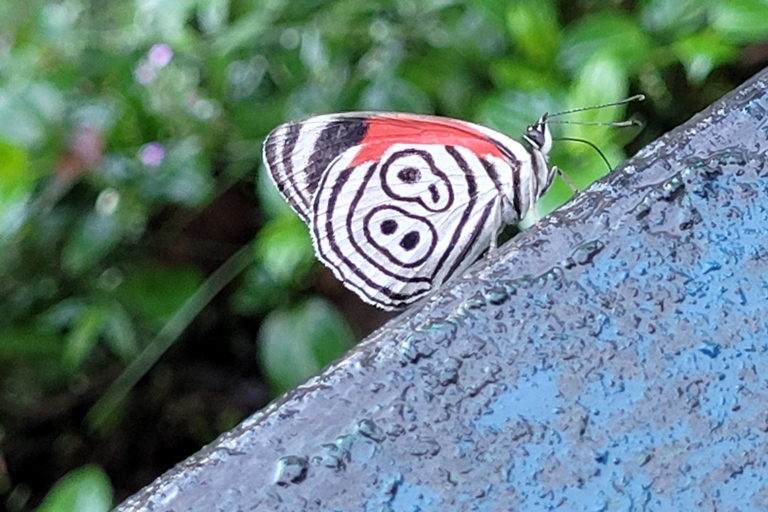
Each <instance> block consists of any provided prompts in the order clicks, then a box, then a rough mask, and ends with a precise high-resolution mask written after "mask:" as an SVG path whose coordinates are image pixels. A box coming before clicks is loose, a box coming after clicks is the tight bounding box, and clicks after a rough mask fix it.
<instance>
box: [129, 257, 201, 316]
mask: <svg viewBox="0 0 768 512" xmlns="http://www.w3.org/2000/svg"><path fill="white" fill-rule="evenodd" d="M202 282H203V279H202V276H201V275H200V272H198V271H197V270H195V269H192V268H189V267H182V266H177V267H168V268H166V267H160V266H156V265H152V264H148V265H143V266H139V267H136V268H134V269H132V270H131V271H130V272H128V273H126V276H125V279H124V280H123V282H122V283H120V285H119V286H118V287H117V288H116V289H115V292H114V293H115V296H116V297H118V298H120V300H121V301H123V303H125V304H127V305H128V306H129V307H130V308H131V309H132V310H134V311H135V312H136V313H138V314H139V315H141V317H142V318H144V319H147V320H149V321H151V322H152V323H153V324H155V325H156V326H158V327H159V326H162V325H163V324H165V323H166V322H167V321H168V319H169V318H170V317H171V316H172V315H173V314H174V313H176V311H178V310H179V308H180V307H181V306H182V305H183V304H184V303H185V302H186V301H187V300H188V299H189V298H190V297H191V296H192V294H193V293H195V291H197V289H198V288H199V287H200V285H201V284H202Z"/></svg>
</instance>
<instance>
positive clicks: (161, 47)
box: [147, 43, 173, 68]
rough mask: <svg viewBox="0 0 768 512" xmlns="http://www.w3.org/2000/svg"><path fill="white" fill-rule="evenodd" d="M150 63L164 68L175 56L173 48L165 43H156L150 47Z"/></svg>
mask: <svg viewBox="0 0 768 512" xmlns="http://www.w3.org/2000/svg"><path fill="white" fill-rule="evenodd" d="M147 56H148V57H149V63H150V64H151V65H152V66H154V67H156V68H164V67H165V66H167V65H168V63H169V62H171V59H172V58H173V48H171V47H170V46H168V45H167V44H165V43H161V44H156V45H154V46H153V47H152V48H150V49H149V54H148V55H147Z"/></svg>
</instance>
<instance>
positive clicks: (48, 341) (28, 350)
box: [0, 325, 62, 361]
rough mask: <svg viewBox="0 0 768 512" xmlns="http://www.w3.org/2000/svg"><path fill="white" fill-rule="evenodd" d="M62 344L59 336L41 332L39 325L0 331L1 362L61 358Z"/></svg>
mask: <svg viewBox="0 0 768 512" xmlns="http://www.w3.org/2000/svg"><path fill="white" fill-rule="evenodd" d="M61 351H62V343H61V338H60V336H59V335H57V334H53V333H46V332H41V329H40V328H39V327H38V326H37V325H28V326H23V327H11V328H8V329H3V330H0V360H6V361H12V360H19V359H29V360H30V361H38V360H40V359H43V358H56V359H58V358H59V357H61Z"/></svg>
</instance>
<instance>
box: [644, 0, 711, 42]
mask: <svg viewBox="0 0 768 512" xmlns="http://www.w3.org/2000/svg"><path fill="white" fill-rule="evenodd" d="M710 3H711V2H710V1H709V0H649V1H646V2H645V3H644V4H643V6H642V8H641V9H640V19H641V20H642V22H643V25H644V26H645V28H647V29H648V30H649V31H651V32H662V33H667V34H669V35H670V36H674V37H675V38H678V37H680V36H682V35H684V34H689V33H691V32H693V31H696V30H698V29H700V28H702V27H703V26H705V24H706V23H707V7H708V5H709V4H710Z"/></svg>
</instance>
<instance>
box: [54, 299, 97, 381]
mask: <svg viewBox="0 0 768 512" xmlns="http://www.w3.org/2000/svg"><path fill="white" fill-rule="evenodd" d="M105 313H106V312H105V311H104V309H103V308H101V307H99V306H88V307H86V308H85V310H84V311H83V313H82V315H81V316H80V318H78V319H77V321H75V324H74V325H73V326H72V330H70V332H69V333H68V334H67V336H66V338H65V339H64V352H63V353H62V356H61V366H62V368H63V369H64V371H66V372H68V373H73V372H75V371H76V370H78V369H79V368H80V366H81V365H82V364H83V362H84V361H85V360H86V358H88V356H89V355H90V354H91V352H92V351H93V349H94V347H95V346H96V344H97V343H98V341H99V337H100V335H101V330H102V326H103V324H104V321H105V319H106V315H105Z"/></svg>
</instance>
